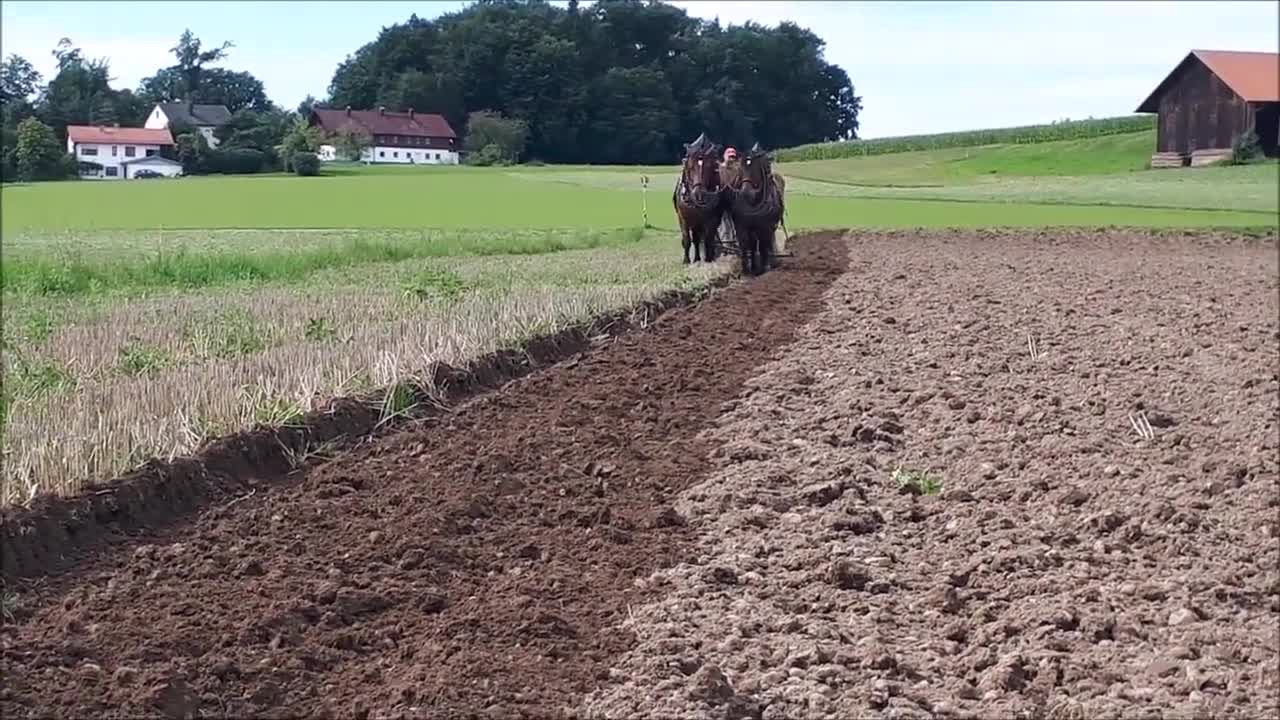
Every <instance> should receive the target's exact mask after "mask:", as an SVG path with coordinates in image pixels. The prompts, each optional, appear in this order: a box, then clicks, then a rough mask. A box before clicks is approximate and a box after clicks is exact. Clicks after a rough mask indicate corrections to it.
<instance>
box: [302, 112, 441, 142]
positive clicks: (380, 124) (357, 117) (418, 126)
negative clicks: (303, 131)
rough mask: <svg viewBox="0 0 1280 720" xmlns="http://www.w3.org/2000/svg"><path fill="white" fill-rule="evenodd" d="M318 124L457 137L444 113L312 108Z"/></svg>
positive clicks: (329, 128) (333, 129)
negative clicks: (349, 125)
mask: <svg viewBox="0 0 1280 720" xmlns="http://www.w3.org/2000/svg"><path fill="white" fill-rule="evenodd" d="M312 112H314V113H315V114H316V118H317V119H318V120H319V121H320V126H321V127H323V128H324V129H325V130H327V131H329V132H336V131H337V130H338V129H339V128H341V127H342V126H344V125H347V124H353V125H356V126H358V127H363V128H364V129H365V130H367V131H368V132H370V133H372V134H374V135H408V136H410V137H413V136H417V137H431V138H456V137H457V135H456V134H454V132H453V128H452V127H449V121H448V120H445V119H444V116H443V115H437V114H435V113H415V112H383V111H381V110H351V111H347V110H332V109H316V110H313V111H312Z"/></svg>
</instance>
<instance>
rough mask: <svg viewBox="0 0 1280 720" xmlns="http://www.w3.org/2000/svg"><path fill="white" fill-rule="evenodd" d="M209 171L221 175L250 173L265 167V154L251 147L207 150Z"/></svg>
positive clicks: (260, 170) (258, 171)
mask: <svg viewBox="0 0 1280 720" xmlns="http://www.w3.org/2000/svg"><path fill="white" fill-rule="evenodd" d="M208 164H209V171H210V172H215V173H222V174H223V175H252V174H254V173H260V172H262V171H263V169H264V168H265V167H266V164H267V154H266V153H264V152H262V151H261V150H254V149H253V148H232V149H230V150H212V151H210V152H209V161H208Z"/></svg>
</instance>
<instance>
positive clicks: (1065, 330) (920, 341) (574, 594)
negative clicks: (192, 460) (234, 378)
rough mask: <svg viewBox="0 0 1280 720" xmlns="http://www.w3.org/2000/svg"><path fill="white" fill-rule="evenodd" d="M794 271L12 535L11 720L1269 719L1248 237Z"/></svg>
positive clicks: (830, 263) (1260, 264)
mask: <svg viewBox="0 0 1280 720" xmlns="http://www.w3.org/2000/svg"><path fill="white" fill-rule="evenodd" d="M793 247H794V249H795V253H796V257H794V258H792V259H790V260H789V261H788V262H787V263H786V264H785V265H784V267H783V268H782V269H781V270H779V271H777V272H773V273H769V274H767V275H765V276H764V277H762V278H759V279H756V280H752V281H750V282H745V283H736V284H733V285H731V286H729V287H727V288H725V289H722V290H719V291H717V292H715V293H713V294H712V295H711V296H710V297H709V298H707V299H705V300H703V301H701V302H700V303H699V304H697V305H694V306H692V307H688V308H685V309H672V310H668V311H667V312H666V313H664V314H662V315H661V316H660V317H658V318H657V320H656V321H653V322H649V323H645V326H644V327H637V328H636V329H634V330H633V331H631V332H627V333H624V334H620V335H611V334H609V333H593V335H594V339H591V338H583V339H582V340H581V341H579V342H576V343H572V344H569V345H567V346H566V347H564V348H562V349H561V351H559V352H557V351H555V349H554V348H550V349H546V348H544V350H542V351H539V352H540V353H541V357H542V358H543V360H544V361H545V362H551V361H553V360H556V359H557V358H560V359H559V361H558V362H556V363H555V364H553V365H550V366H546V367H543V368H542V369H539V370H536V371H535V372H533V373H532V374H529V375H527V376H525V377H523V379H517V380H515V381H513V382H511V383H509V384H506V385H504V386H503V387H501V388H500V389H498V390H497V391H495V392H492V393H488V394H482V395H479V396H475V397H473V398H472V399H470V400H468V399H465V397H464V396H462V395H458V396H456V397H454V398H452V399H451V400H449V399H446V401H445V402H443V403H442V405H441V406H440V407H435V408H430V409H420V410H419V411H416V412H412V413H406V416H407V417H406V418H403V419H402V420H401V421H400V422H397V423H395V424H394V426H392V427H389V428H387V429H385V431H384V432H381V433H378V434H377V435H375V436H373V437H370V438H367V439H364V440H359V439H357V438H348V439H347V440H346V441H345V442H346V444H345V445H342V446H341V447H336V448H335V449H333V450H332V451H330V452H314V453H306V454H304V455H305V456H304V457H298V458H295V459H296V460H297V462H296V463H291V464H289V465H288V466H286V467H261V466H257V467H255V466H254V463H253V457H254V453H255V452H256V451H259V450H261V448H256V447H255V446H253V445H252V444H253V442H255V438H252V437H250V438H246V439H244V442H245V443H247V444H246V445H244V446H235V447H231V446H227V447H223V448H221V450H220V452H222V453H223V458H224V460H225V458H226V457H229V456H231V455H234V458H238V460H237V462H239V463H240V465H239V466H236V467H238V469H239V471H237V472H230V471H229V469H230V468H231V467H232V465H230V464H227V463H222V464H219V463H218V462H214V460H213V459H209V458H206V460H205V461H203V462H204V464H203V465H199V466H197V465H190V464H188V465H183V466H181V467H176V468H173V469H169V470H167V469H165V468H164V467H156V468H153V469H152V470H151V471H150V475H149V476H148V477H147V478H146V479H147V481H148V482H149V483H150V484H149V485H147V486H143V487H144V489H141V490H139V489H137V486H132V485H128V484H121V485H117V486H114V487H112V488H107V489H106V491H105V494H95V495H90V496H83V497H79V498H75V499H72V500H69V501H65V502H62V503H58V502H49V503H44V504H40V505H39V506H37V507H33V508H31V509H29V510H25V511H16V512H13V513H11V514H10V515H9V516H8V517H7V518H6V529H5V532H6V538H5V541H6V557H5V563H6V565H5V575H6V588H5V591H4V592H5V595H4V610H5V613H6V615H7V617H8V618H9V620H8V621H7V622H6V624H5V626H4V629H3V662H4V673H3V675H4V678H5V680H4V684H3V686H2V687H0V710H3V712H4V713H5V715H6V717H34V716H43V715H48V714H51V713H52V714H59V713H60V714H76V715H86V714H87V715H95V714H101V713H103V712H115V713H124V714H129V715H138V714H147V715H165V716H170V717H194V716H200V715H231V716H239V717H248V716H254V717H275V716H284V715H296V714H299V713H302V714H311V715H316V716H326V715H327V716H331V717H349V716H356V717H392V716H401V715H420V714H423V713H432V714H434V715H440V716H454V715H467V714H480V715H485V716H494V717H511V716H526V717H544V716H546V715H548V714H560V715H571V716H590V717H625V716H632V715H634V714H636V713H643V714H662V715H667V716H669V715H678V716H682V717H743V718H746V717H758V718H792V717H851V716H855V717H867V716H873V717H917V716H918V717H929V716H944V717H945V716H956V717H990V716H992V715H1010V714H1019V715H1022V716H1041V717H1044V716H1048V717H1055V718H1073V717H1094V716H1098V715H1106V716H1113V715H1117V714H1123V715H1125V716H1141V717H1170V716H1174V717H1197V716H1213V717H1240V718H1246V717H1248V718H1252V717H1259V716H1268V715H1272V714H1274V713H1275V712H1276V711H1277V710H1278V709H1280V707H1278V706H1277V692H1280V677H1278V676H1277V674H1276V673H1275V671H1274V668H1275V667H1276V664H1277V662H1278V661H1280V647H1277V641H1276V635H1275V632H1274V629H1275V628H1274V617H1275V614H1276V613H1277V612H1280V574H1278V573H1277V571H1276V569H1275V568H1276V566H1277V562H1280V524H1278V523H1277V522H1276V521H1275V514H1276V507H1277V506H1276V498H1277V497H1278V495H1277V490H1278V489H1280V468H1278V467H1277V462H1276V456H1277V451H1278V450H1280V448H1278V447H1277V440H1276V437H1277V425H1276V422H1277V420H1276V417H1277V411H1278V410H1280V402H1278V398H1280V395H1278V393H1280V377H1277V372H1276V366H1275V359H1276V356H1277V351H1278V350H1280V321H1277V317H1278V315H1280V307H1278V301H1277V297H1278V295H1277V293H1278V291H1280V286H1278V285H1277V274H1278V272H1280V268H1278V267H1277V250H1278V249H1280V248H1278V246H1277V238H1276V237H1275V236H1274V234H1272V235H1269V236H1263V237H1257V236H1253V237H1249V236H1239V235H1231V234H1225V233H1200V234H1195V233H1188V232H1174V231H1166V232H1161V233H1144V232H1138V231H1119V230H1117V231H1111V232H1105V233H1092V232H1085V231H1073V230H1052V231H1049V230H1040V231H1036V230H1025V231H1017V230H1007V231H933V232H928V231H904V232H897V233H892V232H871V231H853V232H848V233H845V232H825V233H813V234H809V235H807V236H805V237H803V238H801V239H800V240H799V241H798V242H796V243H795V244H794V245H793ZM663 248H664V253H666V254H669V251H668V250H667V248H668V244H664V245H663ZM591 252H596V251H591ZM664 266H665V265H664ZM459 274H463V273H461V272H460V273H459ZM256 441H261V442H265V441H266V440H265V438H263V437H258V438H257V439H256ZM263 452H264V453H265V451H263ZM201 468H204V469H203V470H202V469H201ZM200 473H203V475H201V477H202V478H203V479H202V484H201V485H200V486H199V488H198V491H197V490H192V491H190V492H187V491H184V490H183V489H182V488H181V486H180V480H181V479H182V476H187V475H191V476H194V475H198V474H200ZM166 477H167V478H168V479H167V480H166ZM139 503H145V507H144V508H141V509H140V506H139Z"/></svg>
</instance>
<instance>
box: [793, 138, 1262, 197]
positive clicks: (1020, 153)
mask: <svg viewBox="0 0 1280 720" xmlns="http://www.w3.org/2000/svg"><path fill="white" fill-rule="evenodd" d="M1120 120H1127V119H1117V120H1116V122H1111V121H1084V122H1081V123H1078V124H1075V125H1071V126H1070V127H1068V125H1069V124H1065V123H1064V124H1059V125H1044V126H1036V127H1039V128H1040V129H1039V130H1035V129H1034V128H1010V129H1007V130H990V131H976V132H973V133H948V134H940V135H932V136H919V137H915V138H897V139H892V138H888V139H885V140H883V141H869V142H867V143H864V144H863V145H865V146H866V149H867V151H868V152H867V153H866V154H853V153H852V149H853V147H855V146H857V145H858V143H847V144H846V145H849V146H850V147H848V148H843V149H841V148H837V147H835V146H834V145H828V146H810V147H809V148H808V149H805V148H790V149H787V150H781V151H779V152H778V153H777V156H778V157H779V159H780V160H782V162H781V163H780V168H781V171H782V172H783V174H784V175H786V177H787V178H788V180H789V181H790V182H789V184H788V186H787V189H788V190H789V191H791V192H795V193H797V194H806V195H816V196H824V197H848V198H864V199H873V198H874V199H895V200H908V199H910V200H950V201H956V202H1001V203H1034V204H1068V205H1110V206H1134V207H1154V208H1197V209H1203V210H1228V209H1230V210H1244V211H1250V212H1257V213H1272V214H1274V213H1275V212H1276V210H1277V209H1278V207H1280V201H1278V200H1277V198H1280V176H1278V175H1277V173H1276V166H1275V164H1274V163H1264V164H1260V165H1250V166H1243V167H1217V168H1197V169H1195V170H1191V169H1185V170H1150V169H1148V168H1147V163H1148V160H1149V159H1150V157H1151V152H1152V148H1154V147H1155V131H1154V130H1152V129H1138V130H1130V131H1128V132H1116V131H1115V128H1116V127H1123V126H1124V125H1123V123H1121V122H1120ZM1055 134H1059V135H1071V134H1075V135H1077V136H1084V137H1076V138H1075V139H1056V140H1055V139H1049V140H1041V141H1036V140H1035V138H1037V137H1040V138H1053V137H1054V135H1055ZM993 137H1003V138H1004V141H1003V142H998V143H986V144H980V145H964V144H963V143H966V142H979V141H981V140H986V139H990V138H993ZM876 143H879V144H876ZM895 143H897V144H895ZM923 145H933V146H935V147H934V148H933V149H930V150H903V149H902V148H906V147H914V146H923ZM842 153H843V155H842ZM823 154H825V155H828V156H832V157H829V158H828V159H817V158H815V157H813V156H817V155H823ZM836 156H839V157H836ZM787 158H793V159H792V160H790V161H787V160H786V159H787ZM797 158H804V159H797ZM1272 221H1273V218H1272V220H1266V222H1272Z"/></svg>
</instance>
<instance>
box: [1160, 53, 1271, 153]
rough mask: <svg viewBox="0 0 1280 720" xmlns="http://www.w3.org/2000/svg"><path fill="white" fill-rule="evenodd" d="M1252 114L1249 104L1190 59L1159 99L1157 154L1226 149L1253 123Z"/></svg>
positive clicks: (1201, 64)
mask: <svg viewBox="0 0 1280 720" xmlns="http://www.w3.org/2000/svg"><path fill="white" fill-rule="evenodd" d="M1252 114H1253V110H1252V108H1250V107H1249V104H1248V103H1246V102H1245V101H1244V100H1242V99H1241V98H1240V96H1238V95H1236V94H1235V93H1234V92H1232V90H1231V88H1229V87H1227V85H1226V83H1224V82H1222V81H1221V80H1219V79H1218V76H1217V75H1214V74H1213V73H1211V72H1209V68H1207V67H1205V65H1204V63H1202V62H1200V61H1199V60H1198V59H1196V58H1192V59H1191V61H1190V62H1188V63H1186V65H1184V66H1183V68H1182V69H1181V70H1180V71H1178V74H1177V76H1176V77H1175V78H1174V79H1173V82H1172V83H1171V84H1170V85H1169V87H1168V90H1167V91H1166V92H1165V94H1164V96H1163V97H1161V98H1160V122H1159V123H1158V124H1157V126H1156V148H1157V152H1176V153H1182V154H1184V155H1189V154H1190V153H1192V152H1194V151H1196V150H1210V149H1222V150H1226V149H1229V148H1230V147H1231V140H1232V138H1234V137H1235V136H1236V135H1237V134H1238V133H1241V132H1244V131H1245V130H1246V129H1248V127H1249V126H1250V125H1251V124H1252V120H1253V116H1252Z"/></svg>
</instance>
